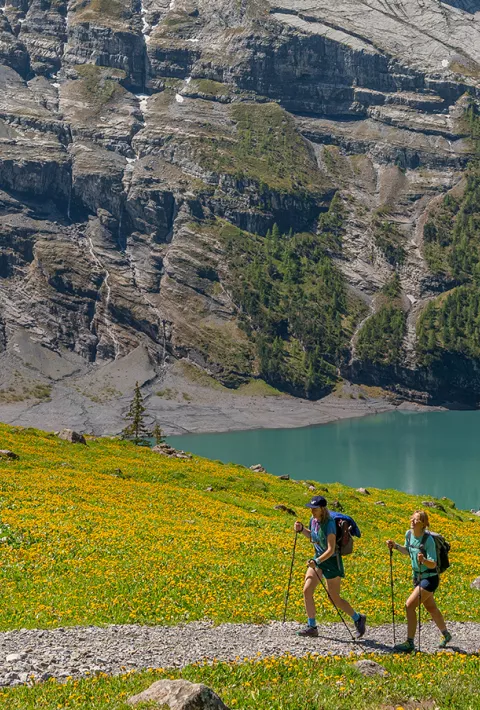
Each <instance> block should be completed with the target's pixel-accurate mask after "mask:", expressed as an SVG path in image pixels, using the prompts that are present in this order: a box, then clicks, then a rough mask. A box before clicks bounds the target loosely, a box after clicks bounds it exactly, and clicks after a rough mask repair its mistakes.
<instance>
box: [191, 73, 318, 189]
mask: <svg viewBox="0 0 480 710" xmlns="http://www.w3.org/2000/svg"><path fill="white" fill-rule="evenodd" d="M213 83H214V82H210V85H212V84H213ZM230 118H231V121H232V122H233V128H234V130H233V133H232V134H226V133H225V134H223V135H222V134H221V133H218V132H217V133H215V134H213V135H212V136H210V137H208V138H206V137H204V138H198V139H197V141H196V143H197V146H196V149H197V157H198V159H199V160H200V162H201V163H202V165H204V167H205V168H206V169H208V170H211V171H213V172H216V173H224V174H231V175H234V176H235V177H236V178H237V179H238V180H252V181H255V182H256V183H258V185H259V186H260V191H261V192H264V193H265V197H266V199H268V191H269V190H275V191H278V192H281V193H289V194H292V195H298V196H306V195H312V196H317V197H318V196H322V195H323V193H324V192H325V191H326V189H327V188H329V189H330V187H331V186H329V185H327V181H326V178H325V176H324V175H323V174H322V173H321V172H320V171H319V169H318V165H317V161H316V159H315V155H314V154H313V151H312V149H311V147H310V146H309V144H308V143H307V141H306V140H305V139H304V138H303V137H302V136H301V135H300V133H299V132H298V130H297V129H296V127H295V123H294V120H293V118H292V116H290V115H289V114H288V113H287V112H286V111H285V110H284V109H282V108H281V107H280V106H279V105H278V104H276V103H266V104H253V103H237V104H233V105H232V106H231V107H230Z"/></svg>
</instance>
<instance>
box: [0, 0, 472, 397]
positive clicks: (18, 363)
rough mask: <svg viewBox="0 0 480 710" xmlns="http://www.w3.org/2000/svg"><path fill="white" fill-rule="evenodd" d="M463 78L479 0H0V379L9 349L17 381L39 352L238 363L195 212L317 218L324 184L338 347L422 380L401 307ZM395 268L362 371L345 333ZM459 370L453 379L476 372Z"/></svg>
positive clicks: (73, 357)
mask: <svg viewBox="0 0 480 710" xmlns="http://www.w3.org/2000/svg"><path fill="white" fill-rule="evenodd" d="M466 92H468V93H469V94H470V95H471V96H473V97H479V96H480V2H478V0H458V1H456V2H453V0H452V2H439V1H438V0H425V1H424V2H423V3H421V4H419V3H417V2H416V0H400V1H399V2H395V3H385V2H380V1H378V2H377V0H369V2H363V1H361V0H339V1H338V2H335V3H332V2H330V0H309V1H308V2H307V0H277V1H276V2H273V0H241V1H240V2H239V1H238V0H171V1H170V0H90V1H89V0H82V2H80V1H79V0H14V1H13V2H12V3H9V4H5V5H4V6H3V7H1V8H0V215H1V226H0V250H1V251H0V326H1V327H0V352H2V353H3V354H2V355H1V356H0V357H2V358H3V361H4V365H5V367H4V368H3V373H4V374H3V375H2V377H3V383H2V384H3V389H2V388H0V390H1V391H2V392H3V393H4V397H5V396H6V395H5V393H8V392H9V391H10V392H14V393H15V392H16V389H18V387H17V384H15V377H17V379H18V376H20V375H18V373H19V372H20V371H21V373H23V374H22V375H21V376H22V377H23V378H24V380H25V378H26V380H28V382H29V383H30V384H28V383H27V384H28V386H26V388H25V387H24V392H26V393H27V394H26V395H25V396H30V395H29V394H28V393H29V392H31V391H33V390H32V387H33V386H34V385H33V384H32V383H33V382H34V380H35V378H36V377H37V379H38V377H40V379H41V381H42V384H43V385H44V386H46V387H49V386H51V383H52V382H54V381H56V380H52V371H51V364H49V365H48V367H47V365H45V364H44V365H42V364H41V363H42V362H44V363H45V362H47V360H48V362H49V363H51V362H52V358H54V361H55V363H56V366H55V368H54V369H55V371H56V372H58V373H60V374H59V375H58V377H59V378H60V379H62V378H65V377H71V376H72V372H73V371H80V370H82V368H85V367H87V369H88V368H90V369H92V368H93V369H94V368H95V367H97V366H101V365H105V364H107V363H111V362H117V361H119V360H120V359H122V358H124V357H126V356H128V355H129V354H131V353H132V352H134V351H136V352H138V349H139V348H141V349H142V352H145V353H147V354H148V361H149V363H150V365H149V367H150V366H151V368H153V369H152V377H153V376H155V374H154V373H156V374H157V375H159V374H160V375H161V373H162V372H163V371H164V369H165V367H167V366H168V363H169V362H171V361H172V358H186V359H188V360H190V361H191V362H193V363H196V364H197V365H198V366H199V367H201V368H203V369H205V370H207V371H208V372H209V373H211V374H213V375H214V376H215V377H216V378H218V379H219V380H220V381H222V382H224V383H226V384H227V385H229V386H231V385H238V384H239V383H241V382H242V381H247V380H248V379H249V378H250V377H251V376H252V375H253V376H254V375H256V374H258V372H259V363H258V353H257V351H256V350H255V346H254V341H253V336H252V333H251V332H250V331H249V328H248V324H247V327H246V328H245V313H244V312H243V313H242V310H244V309H243V308H242V307H241V304H239V303H238V301H237V299H236V297H235V291H234V289H233V288H232V273H231V272H232V269H231V264H230V263H229V258H228V255H227V249H226V245H225V241H224V240H223V239H222V237H221V230H219V229H217V227H218V225H219V224H223V225H225V223H227V224H231V225H234V226H235V227H238V228H239V229H241V230H243V233H245V234H247V235H248V234H254V233H256V234H258V235H260V237H264V236H265V235H266V234H267V232H268V231H269V230H271V229H272V228H273V225H274V224H277V225H278V227H279V229H280V232H281V233H285V234H287V233H289V232H290V230H291V232H292V233H298V232H311V233H312V234H315V233H316V232H317V231H318V224H319V217H320V216H321V214H322V213H325V212H326V210H327V209H328V207H329V204H330V202H331V200H332V198H333V196H334V195H335V194H337V195H338V196H339V198H340V199H341V201H342V204H343V214H344V224H343V238H342V250H341V253H334V251H333V252H332V251H330V252H329V258H331V259H332V260H333V262H334V263H335V264H336V266H337V268H338V269H339V270H340V272H341V273H342V274H343V276H344V278H345V284H346V288H347V290H348V293H349V296H350V297H352V298H353V297H354V298H355V299H357V301H359V302H361V303H363V309H364V310H363V312H362V313H361V312H360V310H358V317H357V320H356V325H355V324H354V325H353V326H352V328H351V330H350V333H349V340H350V342H349V345H348V353H345V352H344V353H343V355H342V357H341V359H340V360H339V361H337V363H336V366H337V367H339V368H340V369H342V371H343V373H344V374H345V375H346V376H349V377H354V378H355V377H357V378H358V377H361V378H362V377H364V378H366V379H373V380H375V378H377V379H378V380H379V381H380V380H381V381H382V383H383V384H387V385H393V384H395V383H396V382H399V383H400V384H402V385H403V386H405V387H409V388H412V389H418V390H422V391H426V392H428V393H430V394H432V393H434V394H437V395H438V394H439V392H440V391H442V392H443V391H444V390H445V380H443V381H442V382H441V383H440V380H441V378H442V377H444V375H442V374H441V373H437V375H438V376H437V375H432V373H431V372H430V373H429V374H428V376H426V375H425V372H423V374H422V375H421V376H419V375H418V372H419V371H418V367H417V363H416V353H415V337H416V336H415V324H416V320H417V317H418V315H419V313H420V312H421V311H422V308H423V307H424V305H425V304H426V303H427V302H428V301H429V300H430V299H431V298H433V297H434V296H436V295H438V293H439V292H440V291H442V290H445V289H446V288H447V287H448V284H446V283H445V281H443V282H441V283H440V282H439V281H438V279H437V278H436V277H435V276H434V275H432V273H431V272H430V270H429V267H428V265H427V262H426V260H425V258H424V254H423V225H424V223H425V221H426V219H427V218H428V214H429V212H430V210H431V209H433V207H434V206H435V204H437V203H438V201H439V200H441V198H442V196H443V195H444V194H445V193H446V192H447V191H449V190H451V189H452V188H454V187H455V186H457V185H459V184H461V180H462V175H463V172H464V170H465V166H466V165H467V163H468V161H469V159H470V158H471V154H472V147H471V144H470V143H469V141H468V140H467V139H466V130H465V125H464V122H462V120H461V118H462V115H463V110H464V105H465V100H466V99H465V94H466ZM273 124H275V126H276V128H275V131H274V132H273V134H272V135H273V137H272V141H271V142H273V143H275V145H273V147H272V146H271V145H269V135H270V133H269V132H271V129H270V128H269V126H270V125H273ZM263 150H264V151H265V153H266V154H267V153H268V154H269V155H270V158H271V159H270V160H264V159H263V157H262V151H263ZM275 151H277V153H275ZM275 155H277V158H275ZM272 156H273V157H272ZM283 157H284V158H285V163H284V164H283V165H282V159H283ZM385 224H386V225H387V227H386V228H385V226H382V225H385ZM382 229H383V230H384V233H383V234H384V237H385V234H386V233H388V234H387V237H388V238H384V239H383V241H382V238H380V237H381V234H380V237H379V230H380V233H381V230H382ZM385 230H386V231H385ZM392 235H393V237H392ZM245 238H247V237H245ZM392 243H394V247H395V248H396V249H397V251H398V249H401V253H402V258H401V259H400V258H396V257H395V254H396V253H397V252H394V256H393V257H392V251H391V248H390V247H391V245H392ZM389 245H390V247H389ZM392 248H393V247H392ZM394 273H397V274H398V276H399V279H400V294H399V299H400V301H401V304H402V305H401V307H402V308H403V310H404V312H405V313H406V330H405V336H404V340H403V344H402V354H401V362H400V363H397V366H396V367H395V368H393V369H392V368H387V369H385V368H383V369H382V368H380V369H381V372H380V373H379V374H375V373H376V372H377V370H376V369H375V368H372V367H370V365H369V363H368V362H366V363H365V362H361V363H359V362H358V358H357V354H356V349H355V348H356V342H357V338H358V333H359V329H360V326H361V325H363V324H364V322H365V319H366V318H368V316H369V315H371V314H373V313H375V311H376V310H377V309H378V307H379V302H380V300H381V299H379V293H380V291H381V289H382V287H384V286H385V284H387V283H388V282H389V281H390V280H391V278H392V275H393V274H394ZM247 320H248V319H247ZM240 326H242V327H240ZM25 343H28V346H27V345H25ZM22 344H23V345H22ZM32 348H33V349H34V353H35V359H34V361H33V362H29V360H28V357H29V355H28V354H27V353H28V352H31V349H32ZM39 348H42V350H39ZM39 353H43V355H45V358H44V359H42V358H43V355H42V356H41V355H40V354H39ZM48 354H49V355H48ZM47 355H48V356H47ZM7 365H8V366H7ZM25 367H26V368H27V370H28V369H29V368H30V370H31V372H30V371H29V372H27V375H28V376H27V375H25V372H26V371H25V372H24V369H22V368H25ZM75 368H76V369H75ZM467 370H468V371H467V374H466V376H465V377H463V378H459V381H461V383H462V384H461V386H460V387H459V392H460V391H461V390H462V389H465V388H467V389H468V388H470V387H472V382H473V383H474V384H473V388H474V389H475V391H477V392H479V393H480V384H479V383H478V381H477V379H478V375H477V374H475V373H476V372H477V368H476V367H475V366H471V367H470V366H469V368H468V369H467ZM15 372H17V375H15ZM149 372H150V370H149ZM32 373H33V374H32ZM35 373H36V374H35ZM55 377H56V375H55ZM439 378H440V379H439ZM49 383H50V384H49ZM29 387H30V389H29ZM9 388H10V389H9ZM459 392H457V393H456V395H458V397H459V398H461V392H460V393H459ZM13 396H16V395H15V394H14V395H13ZM442 396H443V395H442Z"/></svg>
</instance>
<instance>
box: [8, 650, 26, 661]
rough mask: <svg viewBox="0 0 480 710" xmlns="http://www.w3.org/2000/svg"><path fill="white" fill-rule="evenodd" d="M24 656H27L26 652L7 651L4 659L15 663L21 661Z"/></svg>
mask: <svg viewBox="0 0 480 710" xmlns="http://www.w3.org/2000/svg"><path fill="white" fill-rule="evenodd" d="M26 657H27V654H26V653H24V652H21V653H9V654H8V656H7V657H6V658H5V661H6V662H7V663H17V662H18V661H23V659H24V658H26Z"/></svg>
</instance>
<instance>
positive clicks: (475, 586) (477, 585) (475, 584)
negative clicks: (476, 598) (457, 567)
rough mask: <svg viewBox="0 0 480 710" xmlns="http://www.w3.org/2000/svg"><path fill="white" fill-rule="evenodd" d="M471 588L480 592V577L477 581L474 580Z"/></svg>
mask: <svg viewBox="0 0 480 710" xmlns="http://www.w3.org/2000/svg"><path fill="white" fill-rule="evenodd" d="M470 587H471V588H472V589H478V590H480V577H477V578H476V579H474V580H473V582H472V583H471V585H470Z"/></svg>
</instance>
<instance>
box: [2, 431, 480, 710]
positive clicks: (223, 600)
mask: <svg viewBox="0 0 480 710" xmlns="http://www.w3.org/2000/svg"><path fill="white" fill-rule="evenodd" d="M0 449H11V450H12V451H14V452H15V453H16V454H17V455H18V456H19V459H18V460H16V461H11V460H4V459H3V460H0V584H1V589H2V592H3V599H4V603H3V604H2V605H0V630H2V631H5V630H11V629H18V628H53V627H58V626H69V625H87V624H95V625H102V624H110V623H139V624H177V623H181V622H186V621H192V620H197V619H210V620H212V621H213V622H214V623H220V622H222V621H227V620H228V621H233V622H255V623H261V622H268V621H269V620H272V619H277V620H278V619H281V618H282V613H283V603H284V592H285V586H286V583H287V579H288V573H289V569H290V561H291V553H292V544H293V540H294V534H293V529H292V526H293V521H294V520H295V518H294V517H293V516H292V515H289V514H288V513H286V512H284V511H281V510H275V508H274V507H275V506H276V505H279V504H282V505H284V506H287V507H288V508H293V509H294V510H295V511H296V512H297V516H298V517H299V518H300V519H301V520H303V521H304V522H305V523H306V522H307V521H308V511H307V510H306V509H305V508H304V504H305V502H306V501H307V500H308V499H309V498H310V496H311V495H312V492H311V491H310V490H309V489H308V485H311V484H313V485H315V486H316V492H318V493H325V495H326V497H327V499H328V500H329V501H333V500H338V501H340V503H341V504H342V506H343V508H344V510H345V512H346V513H348V514H350V515H352V516H353V517H355V519H356V520H357V522H358V523H359V525H360V527H361V529H362V533H363V535H362V538H361V539H360V540H358V541H357V542H356V551H355V554H354V555H352V556H351V558H349V559H346V561H345V565H346V571H347V578H346V580H345V596H346V597H347V598H351V599H355V607H356V608H358V609H359V610H362V611H364V612H365V613H367V614H368V617H369V623H370V624H381V623H388V622H389V621H390V618H391V617H390V614H391V606H390V596H389V593H390V587H389V556H388V551H387V549H386V546H385V543H384V541H385V539H386V538H387V537H389V536H391V537H393V538H394V539H396V540H397V541H399V542H402V541H403V536H404V532H405V530H406V528H407V526H408V520H409V516H410V514H411V513H412V511H413V510H414V509H416V508H418V507H420V506H421V501H422V500H427V499H430V500H431V498H429V497H428V496H422V497H418V496H411V495H406V494H403V493H399V492H397V491H393V490H381V491H380V490H375V489H370V495H369V496H364V495H361V494H359V493H357V492H356V491H355V490H353V489H351V488H347V487H346V486H342V485H339V484H336V483H330V482H329V481H330V480H331V479H332V478H333V477H334V475H335V473H334V472H330V471H322V470H321V465H320V469H319V478H320V479H325V483H315V484H314V483H313V482H299V483H296V482H294V481H281V480H279V479H278V478H276V477H274V476H272V475H270V474H261V473H260V474H258V473H254V472H252V471H250V470H249V469H246V468H244V467H242V466H238V465H234V464H222V463H220V462H218V461H209V460H206V459H202V458H198V457H193V458H192V459H189V460H180V459H165V458H163V457H161V456H159V455H158V454H155V453H153V452H151V451H150V450H148V449H143V448H139V447H135V446H133V445H132V444H130V443H128V442H124V441H121V440H118V439H106V438H98V439H95V438H91V439H88V443H87V446H82V445H73V444H70V443H67V442H65V441H62V440H60V439H58V438H57V437H55V436H54V435H53V434H48V433H45V432H41V431H37V430H33V429H22V428H19V427H13V426H7V425H0ZM291 473H292V475H295V471H292V472H291ZM325 488H327V489H328V491H327V492H325ZM207 489H212V490H207ZM380 500H382V501H383V502H384V503H385V505H384V506H382V505H376V504H375V503H376V502H377V501H380ZM441 504H442V505H443V506H444V508H445V511H442V510H439V509H435V510H432V511H431V515H430V518H431V523H432V529H434V530H436V531H438V532H441V533H443V534H444V535H445V537H446V538H447V539H448V540H449V541H450V542H451V543H452V551H451V561H452V567H451V569H450V570H448V571H447V572H446V573H445V575H444V576H443V580H442V584H441V586H440V589H439V592H438V594H437V599H438V602H439V605H440V607H441V609H442V610H443V611H444V612H445V615H446V617H447V618H448V619H451V620H458V621H461V620H463V621H472V620H476V621H479V620H480V604H479V597H478V591H475V590H472V589H471V588H470V583H471V581H472V580H473V579H474V578H475V577H476V576H478V574H479V570H480V547H479V545H478V539H479V533H480V519H479V518H476V517H475V516H472V515H471V514H470V513H468V512H462V511H457V510H456V509H455V508H454V506H453V504H452V503H451V502H449V501H441ZM309 557H310V546H309V544H308V543H307V541H306V540H304V539H303V538H302V537H299V540H298V544H297V557H296V564H295V569H294V579H293V582H292V588H291V593H290V603H289V611H288V618H289V619H292V620H298V621H302V620H303V619H304V611H303V603H302V595H301V586H302V579H303V574H304V571H305V562H306V560H307V559H308V558H309ZM394 560H395V579H396V595H397V600H398V601H397V605H398V609H399V611H400V609H401V606H402V600H403V599H404V598H405V597H406V595H407V593H408V591H409V589H410V573H409V565H408V560H407V558H404V557H403V556H400V555H396V556H395V557H394ZM232 600H234V602H233V603H232ZM400 613H401V612H400ZM318 618H319V621H320V622H322V621H335V620H336V618H335V612H333V613H332V610H331V608H330V605H329V602H328V600H327V599H326V597H325V596H324V595H318ZM379 660H380V662H381V663H382V665H384V666H385V667H386V668H387V670H389V672H390V675H389V676H388V677H386V678H373V679H369V678H363V677H361V676H359V675H358V674H357V673H356V671H355V670H354V668H353V665H352V664H353V659H352V658H340V657H329V658H320V657H316V656H315V655H312V656H309V657H306V658H303V659H295V658H293V657H291V656H284V657H282V658H280V659H274V658H271V659H263V660H260V659H259V660H252V659H251V660H248V661H245V659H239V660H238V662H237V663H213V664H212V665H195V666H190V667H188V668H186V669H183V670H182V671H181V676H182V677H185V678H188V679H190V680H197V681H198V680H201V681H202V682H204V683H206V684H207V685H210V686H211V687H213V688H214V689H215V690H216V692H218V693H219V694H220V696H221V697H222V699H223V700H224V702H226V704H227V705H228V706H229V707H231V708H244V709H245V710H254V709H257V708H258V709H260V708H268V709H272V710H275V709H278V710H280V709H281V710H287V709H288V710H303V708H305V709H306V708H309V710H310V708H312V707H315V708H323V707H327V706H328V707H330V706H331V705H332V703H334V704H335V706H336V707H339V708H345V709H347V708H349V709H350V708H357V709H359V710H361V709H362V708H367V707H368V708H384V709H385V710H389V709H391V708H393V709H395V710H397V708H404V709H405V710H415V708H421V709H422V710H423V709H425V710H426V708H432V709H433V708H434V707H438V708H459V709H460V708H462V710H463V709H467V710H468V709H469V708H480V701H478V700H476V697H478V696H479V695H480V660H479V658H478V656H470V657H467V656H462V655H458V654H448V653H440V654H437V655H436V656H434V657H431V656H423V655H420V656H416V657H414V658H412V657H408V658H404V657H399V656H396V655H393V656H389V657H382V658H381V659H379ZM179 676H180V672H179V671H171V670H169V669H151V670H150V671H149V672H145V673H128V674H126V675H124V676H120V677H117V678H108V677H106V676H103V675H101V674H100V675H99V676H97V677H93V678H87V679H84V680H81V681H77V680H70V681H68V682H67V683H66V684H60V683H57V682H56V681H55V680H54V679H53V680H51V681H49V682H47V683H44V684H39V685H35V686H33V687H20V688H4V689H0V707H8V708H9V710H17V709H20V708H22V710H30V709H32V710H33V708H35V709H37V708H38V709H39V710H42V709H45V710H50V709H52V710H53V708H72V709H75V710H76V709H80V708H81V709H82V710H86V709H87V708H88V709H89V710H104V708H114V709H118V710H120V709H123V708H126V707H127V706H126V704H125V699H126V697H127V696H128V695H130V694H132V693H135V692H138V691H139V690H141V689H143V688H145V687H147V686H148V685H149V684H150V683H151V682H153V680H156V679H159V678H165V677H169V678H170V677H179ZM453 677H454V678H455V683H452V678H453ZM380 700H381V703H380ZM432 703H433V704H432ZM475 703H476V704H475Z"/></svg>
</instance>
